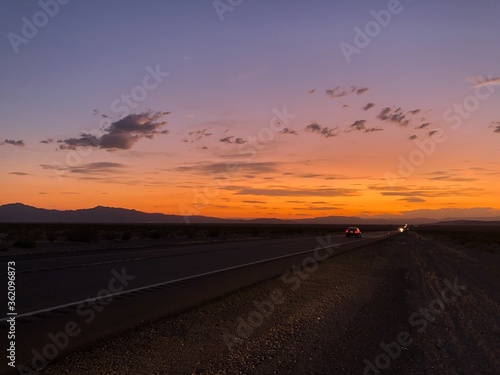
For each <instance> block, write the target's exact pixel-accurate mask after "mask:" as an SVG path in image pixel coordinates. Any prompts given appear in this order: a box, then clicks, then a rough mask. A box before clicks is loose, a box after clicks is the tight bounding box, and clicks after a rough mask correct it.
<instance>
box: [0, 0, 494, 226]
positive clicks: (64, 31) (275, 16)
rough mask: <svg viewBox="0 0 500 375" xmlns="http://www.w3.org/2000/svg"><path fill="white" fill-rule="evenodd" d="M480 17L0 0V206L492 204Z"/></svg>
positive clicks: (191, 208)
mask: <svg viewBox="0 0 500 375" xmlns="http://www.w3.org/2000/svg"><path fill="white" fill-rule="evenodd" d="M44 4H45V5H44ZM231 4H233V5H231ZM499 14H500V2H499V1H497V0H484V1H481V2H472V1H466V0H457V1H451V0H449V1H439V2H438V1H426V0H413V1H411V0H404V1H401V2H399V1H397V0H391V1H352V0H349V1H347V0H340V1H326V0H312V1H300V2H299V1H285V0H276V1H269V0H267V1H264V0H243V1H237V0H231V1H229V0H220V1H219V0H217V1H212V0H205V1H201V0H190V1H167V0H162V1H157V0H151V1H147V2H139V1H131V0H108V1H104V2H103V1H76V0H72V1H68V0H65V1H63V0H59V2H57V1H56V0H42V1H40V2H36V1H23V2H21V1H8V2H5V1H4V2H2V4H1V5H0V25H1V30H2V39H1V43H0V76H1V79H0V113H1V123H0V124H1V125H0V126H1V128H0V129H1V134H0V163H1V164H0V175H1V181H2V182H1V196H0V204H7V203H15V202H22V203H24V204H28V205H32V206H36V207H43V208H50V209H77V208H89V207H94V206H98V205H101V206H112V207H123V208H130V209H137V210H140V211H145V212H162V213H167V214H176V215H205V216H216V217H224V218H235V217H241V218H255V217H276V218H305V217H317V216H330V215H356V216H363V217H368V216H381V217H383V216H387V215H403V217H432V218H444V217H450V216H454V217H500V183H499V182H500V146H499V144H500V110H499V108H500V105H499V104H500V64H499V62H500V48H498V43H499V40H500V22H499V21H498V15H499ZM37 25H38V26H37Z"/></svg>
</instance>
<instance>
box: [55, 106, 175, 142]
mask: <svg viewBox="0 0 500 375" xmlns="http://www.w3.org/2000/svg"><path fill="white" fill-rule="evenodd" d="M169 113H170V112H155V113H151V112H143V113H140V114H131V115H128V116H126V117H124V118H122V119H121V120H118V121H116V122H113V123H112V124H111V125H110V126H109V127H108V128H106V129H105V130H104V134H102V135H101V136H97V137H96V136H95V135H93V134H89V133H82V134H81V136H80V137H78V138H68V139H60V140H58V141H57V142H58V143H60V146H59V148H60V149H75V148H77V147H96V148H102V149H108V150H115V149H122V150H129V149H130V148H132V146H133V145H134V144H135V143H137V142H138V141H139V140H141V139H142V138H149V139H151V138H153V137H155V136H156V135H159V134H167V133H168V130H160V128H162V127H163V126H164V125H166V124H167V122H166V121H160V119H161V118H163V117H164V116H166V115H168V114H169Z"/></svg>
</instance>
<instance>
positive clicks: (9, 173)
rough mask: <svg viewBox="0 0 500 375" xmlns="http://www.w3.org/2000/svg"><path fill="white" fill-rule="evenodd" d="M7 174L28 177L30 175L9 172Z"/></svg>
mask: <svg viewBox="0 0 500 375" xmlns="http://www.w3.org/2000/svg"><path fill="white" fill-rule="evenodd" d="M9 174H13V175H16V176H29V175H30V174H29V173H25V172H9Z"/></svg>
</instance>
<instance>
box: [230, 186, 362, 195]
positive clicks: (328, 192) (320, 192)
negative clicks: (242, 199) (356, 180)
mask: <svg viewBox="0 0 500 375" xmlns="http://www.w3.org/2000/svg"><path fill="white" fill-rule="evenodd" d="M235 194H237V195H266V196H270V197H307V196H309V197H318V196H324V197H351V196H357V195H359V192H358V190H355V189H343V188H337V189H327V188H318V189H292V188H290V189H266V188H262V189H256V188H244V189H241V190H240V191H238V192H237V193H235Z"/></svg>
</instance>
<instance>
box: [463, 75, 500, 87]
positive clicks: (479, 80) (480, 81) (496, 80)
mask: <svg viewBox="0 0 500 375" xmlns="http://www.w3.org/2000/svg"><path fill="white" fill-rule="evenodd" d="M467 81H468V82H470V83H472V84H473V87H474V88H478V87H484V86H495V85H500V77H493V76H490V77H488V78H486V79H485V78H484V77H481V76H476V77H469V78H467Z"/></svg>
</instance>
